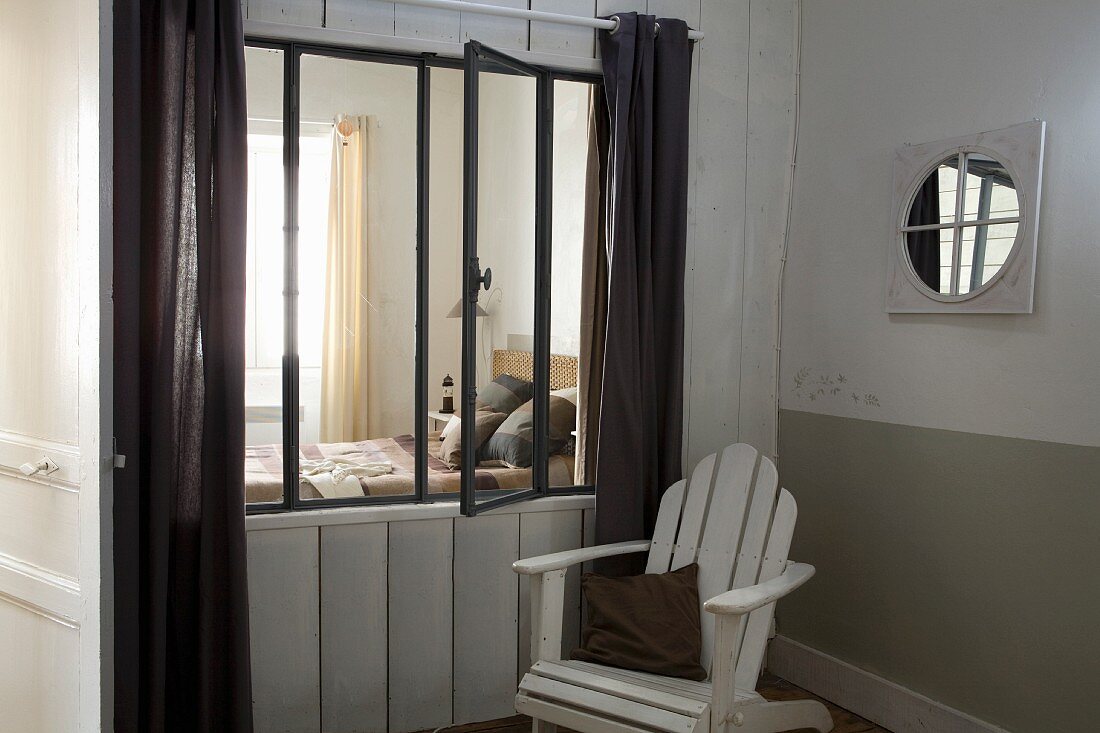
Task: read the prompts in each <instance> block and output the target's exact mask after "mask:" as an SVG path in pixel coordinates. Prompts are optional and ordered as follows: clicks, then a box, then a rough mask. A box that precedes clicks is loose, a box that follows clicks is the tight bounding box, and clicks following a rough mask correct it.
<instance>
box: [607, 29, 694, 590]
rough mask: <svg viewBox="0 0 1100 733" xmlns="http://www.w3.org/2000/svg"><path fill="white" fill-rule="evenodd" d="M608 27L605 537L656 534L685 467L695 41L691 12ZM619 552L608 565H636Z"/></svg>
mask: <svg viewBox="0 0 1100 733" xmlns="http://www.w3.org/2000/svg"><path fill="white" fill-rule="evenodd" d="M618 17H619V29H618V31H617V32H616V33H614V34H611V33H602V34H600V50H601V53H602V57H603V76H604V93H605V94H606V96H607V106H608V115H609V118H610V137H609V151H608V179H607V207H608V208H607V212H608V213H607V225H608V234H607V250H608V261H609V262H610V273H609V283H608V308H607V311H608V313H607V336H606V342H605V348H604V371H603V404H602V409H601V412H600V432H599V447H598V455H597V466H596V487H597V488H596V541H597V542H598V543H605V542H619V541H623V540H632V539H640V538H643V537H649V536H651V535H652V532H653V524H654V522H655V520H656V517H657V508H658V502H659V501H660V497H661V493H662V492H663V491H664V490H665V489H666V488H668V486H669V485H670V484H672V483H673V482H675V481H677V480H678V479H679V478H680V475H681V467H680V451H681V443H682V433H683V356H684V252H685V247H686V240H687V181H688V157H687V156H688V102H689V88H690V77H691V44H690V42H689V41H688V37H687V32H688V29H687V25H686V24H685V23H684V22H683V21H682V20H675V19H670V18H661V19H660V20H659V21H656V22H659V23H660V28H661V30H660V34H659V35H658V34H656V33H655V19H654V17H653V16H649V15H637V14H635V13H619V14H618ZM641 567H642V566H641V564H640V562H639V558H634V557H630V556H627V557H624V558H612V559H611V560H610V561H608V562H604V563H601V564H600V567H599V569H600V570H601V571H602V572H605V573H625V572H636V571H638V570H640V569H641Z"/></svg>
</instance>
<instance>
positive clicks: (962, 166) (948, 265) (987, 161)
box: [901, 152, 1020, 296]
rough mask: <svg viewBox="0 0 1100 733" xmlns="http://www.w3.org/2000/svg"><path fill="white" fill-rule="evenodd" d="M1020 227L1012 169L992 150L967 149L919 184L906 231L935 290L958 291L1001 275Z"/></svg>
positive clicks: (912, 260)
mask: <svg viewBox="0 0 1100 733" xmlns="http://www.w3.org/2000/svg"><path fill="white" fill-rule="evenodd" d="M1019 226H1020V200H1019V197H1018V195H1017V193H1016V184H1015V182H1014V181H1013V180H1012V176H1011V175H1009V172H1008V169H1007V168H1006V167H1005V166H1004V164H1002V163H1001V162H999V161H998V160H996V159H994V158H992V157H989V156H988V155H983V154H980V153H976V152H962V153H959V154H958V155H955V156H952V157H950V158H947V159H945V160H943V161H942V162H940V163H939V165H937V166H936V167H934V168H933V169H932V172H931V173H929V174H928V176H927V177H926V178H925V179H924V180H923V181H922V182H921V183H920V185H919V186H917V189H916V192H915V193H914V195H913V200H912V203H911V204H910V205H909V213H908V216H907V218H906V224H905V226H903V227H902V229H901V231H902V233H903V236H904V237H905V247H904V250H905V253H906V255H907V256H908V260H909V266H910V267H911V268H912V271H913V274H915V275H916V276H917V278H918V279H919V280H920V281H921V282H922V283H924V285H925V287H927V288H928V289H929V290H931V291H932V292H934V293H939V294H940V295H949V296H957V295H967V294H970V293H974V292H976V291H977V290H979V289H980V288H981V287H982V286H984V285H985V284H986V283H988V282H990V281H991V280H993V279H994V278H996V277H997V276H998V274H999V273H1000V272H1001V271H1002V270H1003V269H1004V267H1005V265H1006V264H1007V263H1008V260H1009V257H1010V255H1011V254H1012V248H1013V246H1014V245H1015V243H1016V232H1017V230H1018V229H1019Z"/></svg>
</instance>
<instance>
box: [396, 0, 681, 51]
mask: <svg viewBox="0 0 1100 733" xmlns="http://www.w3.org/2000/svg"><path fill="white" fill-rule="evenodd" d="M395 2H396V3H397V4H398V5H419V6H420V7H424V8H437V9H440V10H457V11H459V12H463V13H482V14H484V15H498V16H501V17H505V18H520V19H522V20H537V21H541V22H543V23H559V24H561V25H579V26H584V27H587V28H598V29H602V30H607V31H611V32H612V33H614V32H615V31H617V30H618V29H619V19H618V18H617V17H615V16H611V17H610V18H587V17H585V16H583V15H563V14H561V13H548V12H546V11H543V10H527V9H526V8H509V7H505V6H501V5H484V4H482V3H472V2H468V1H467V0H395ZM688 38H689V39H690V40H692V41H700V40H702V39H703V32H702V31H696V30H691V29H690V28H689V29H688Z"/></svg>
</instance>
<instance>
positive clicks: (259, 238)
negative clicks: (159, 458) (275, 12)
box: [244, 47, 286, 503]
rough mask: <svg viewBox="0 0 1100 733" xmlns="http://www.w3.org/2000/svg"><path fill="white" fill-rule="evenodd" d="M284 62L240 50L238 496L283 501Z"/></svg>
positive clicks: (269, 53) (273, 54)
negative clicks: (243, 111) (242, 226)
mask: <svg viewBox="0 0 1100 733" xmlns="http://www.w3.org/2000/svg"><path fill="white" fill-rule="evenodd" d="M283 61H284V54H283V52H282V51H280V50H277V49H268V48H254V47H248V48H246V49H245V73H246V76H247V85H248V99H247V103H248V191H247V202H248V232H247V235H246V236H247V239H246V258H247V264H246V284H245V379H244V390H245V429H244V432H245V446H246V447H245V500H246V501H247V502H249V503H261V502H263V503H266V502H282V501H283V465H282V455H283V405H282V401H283V369H282V363H283V340H284V339H283V324H284V319H283V312H284V307H285V306H284V303H283V269H284V268H283V265H284V252H285V246H286V243H285V237H284V234H283V222H284V211H285V201H284V198H283V196H284V189H283V172H284V171H283Z"/></svg>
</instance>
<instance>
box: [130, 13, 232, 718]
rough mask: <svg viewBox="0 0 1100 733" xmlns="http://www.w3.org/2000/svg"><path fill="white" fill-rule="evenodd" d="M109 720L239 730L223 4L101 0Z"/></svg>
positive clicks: (227, 21)
mask: <svg viewBox="0 0 1100 733" xmlns="http://www.w3.org/2000/svg"><path fill="white" fill-rule="evenodd" d="M114 24H115V28H114V30H115V33H114V38H115V48H114V66H115V79H114V81H115V88H114V91H115V105H114V115H115V131H114V133H115V143H114V147H115V161H114V162H115V170H114V175H115V179H114V201H115V209H114V211H115V217H114V226H115V231H114V236H115V244H114V307H115V336H114V337H115V400H116V401H115V425H116V433H117V440H118V452H119V453H123V454H125V455H126V456H127V463H126V467H125V468H123V469H121V470H118V471H116V476H115V501H116V505H115V558H116V587H115V591H116V593H115V601H116V660H115V669H116V730H118V731H141V733H160V732H161V731H229V732H240V731H251V730H252V701H251V680H250V671H249V643H248V594H247V585H246V576H245V572H246V557H245V536H244V481H243V477H244V466H243V456H244V302H245V301H244V298H245V211H246V206H245V190H246V188H245V187H246V162H247V155H246V145H247V137H246V117H245V114H246V112H245V81H244V78H245V77H244V39H243V34H242V29H241V17H240V3H239V2H238V0H160V1H159V2H139V0H116V2H115V5H114Z"/></svg>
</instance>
